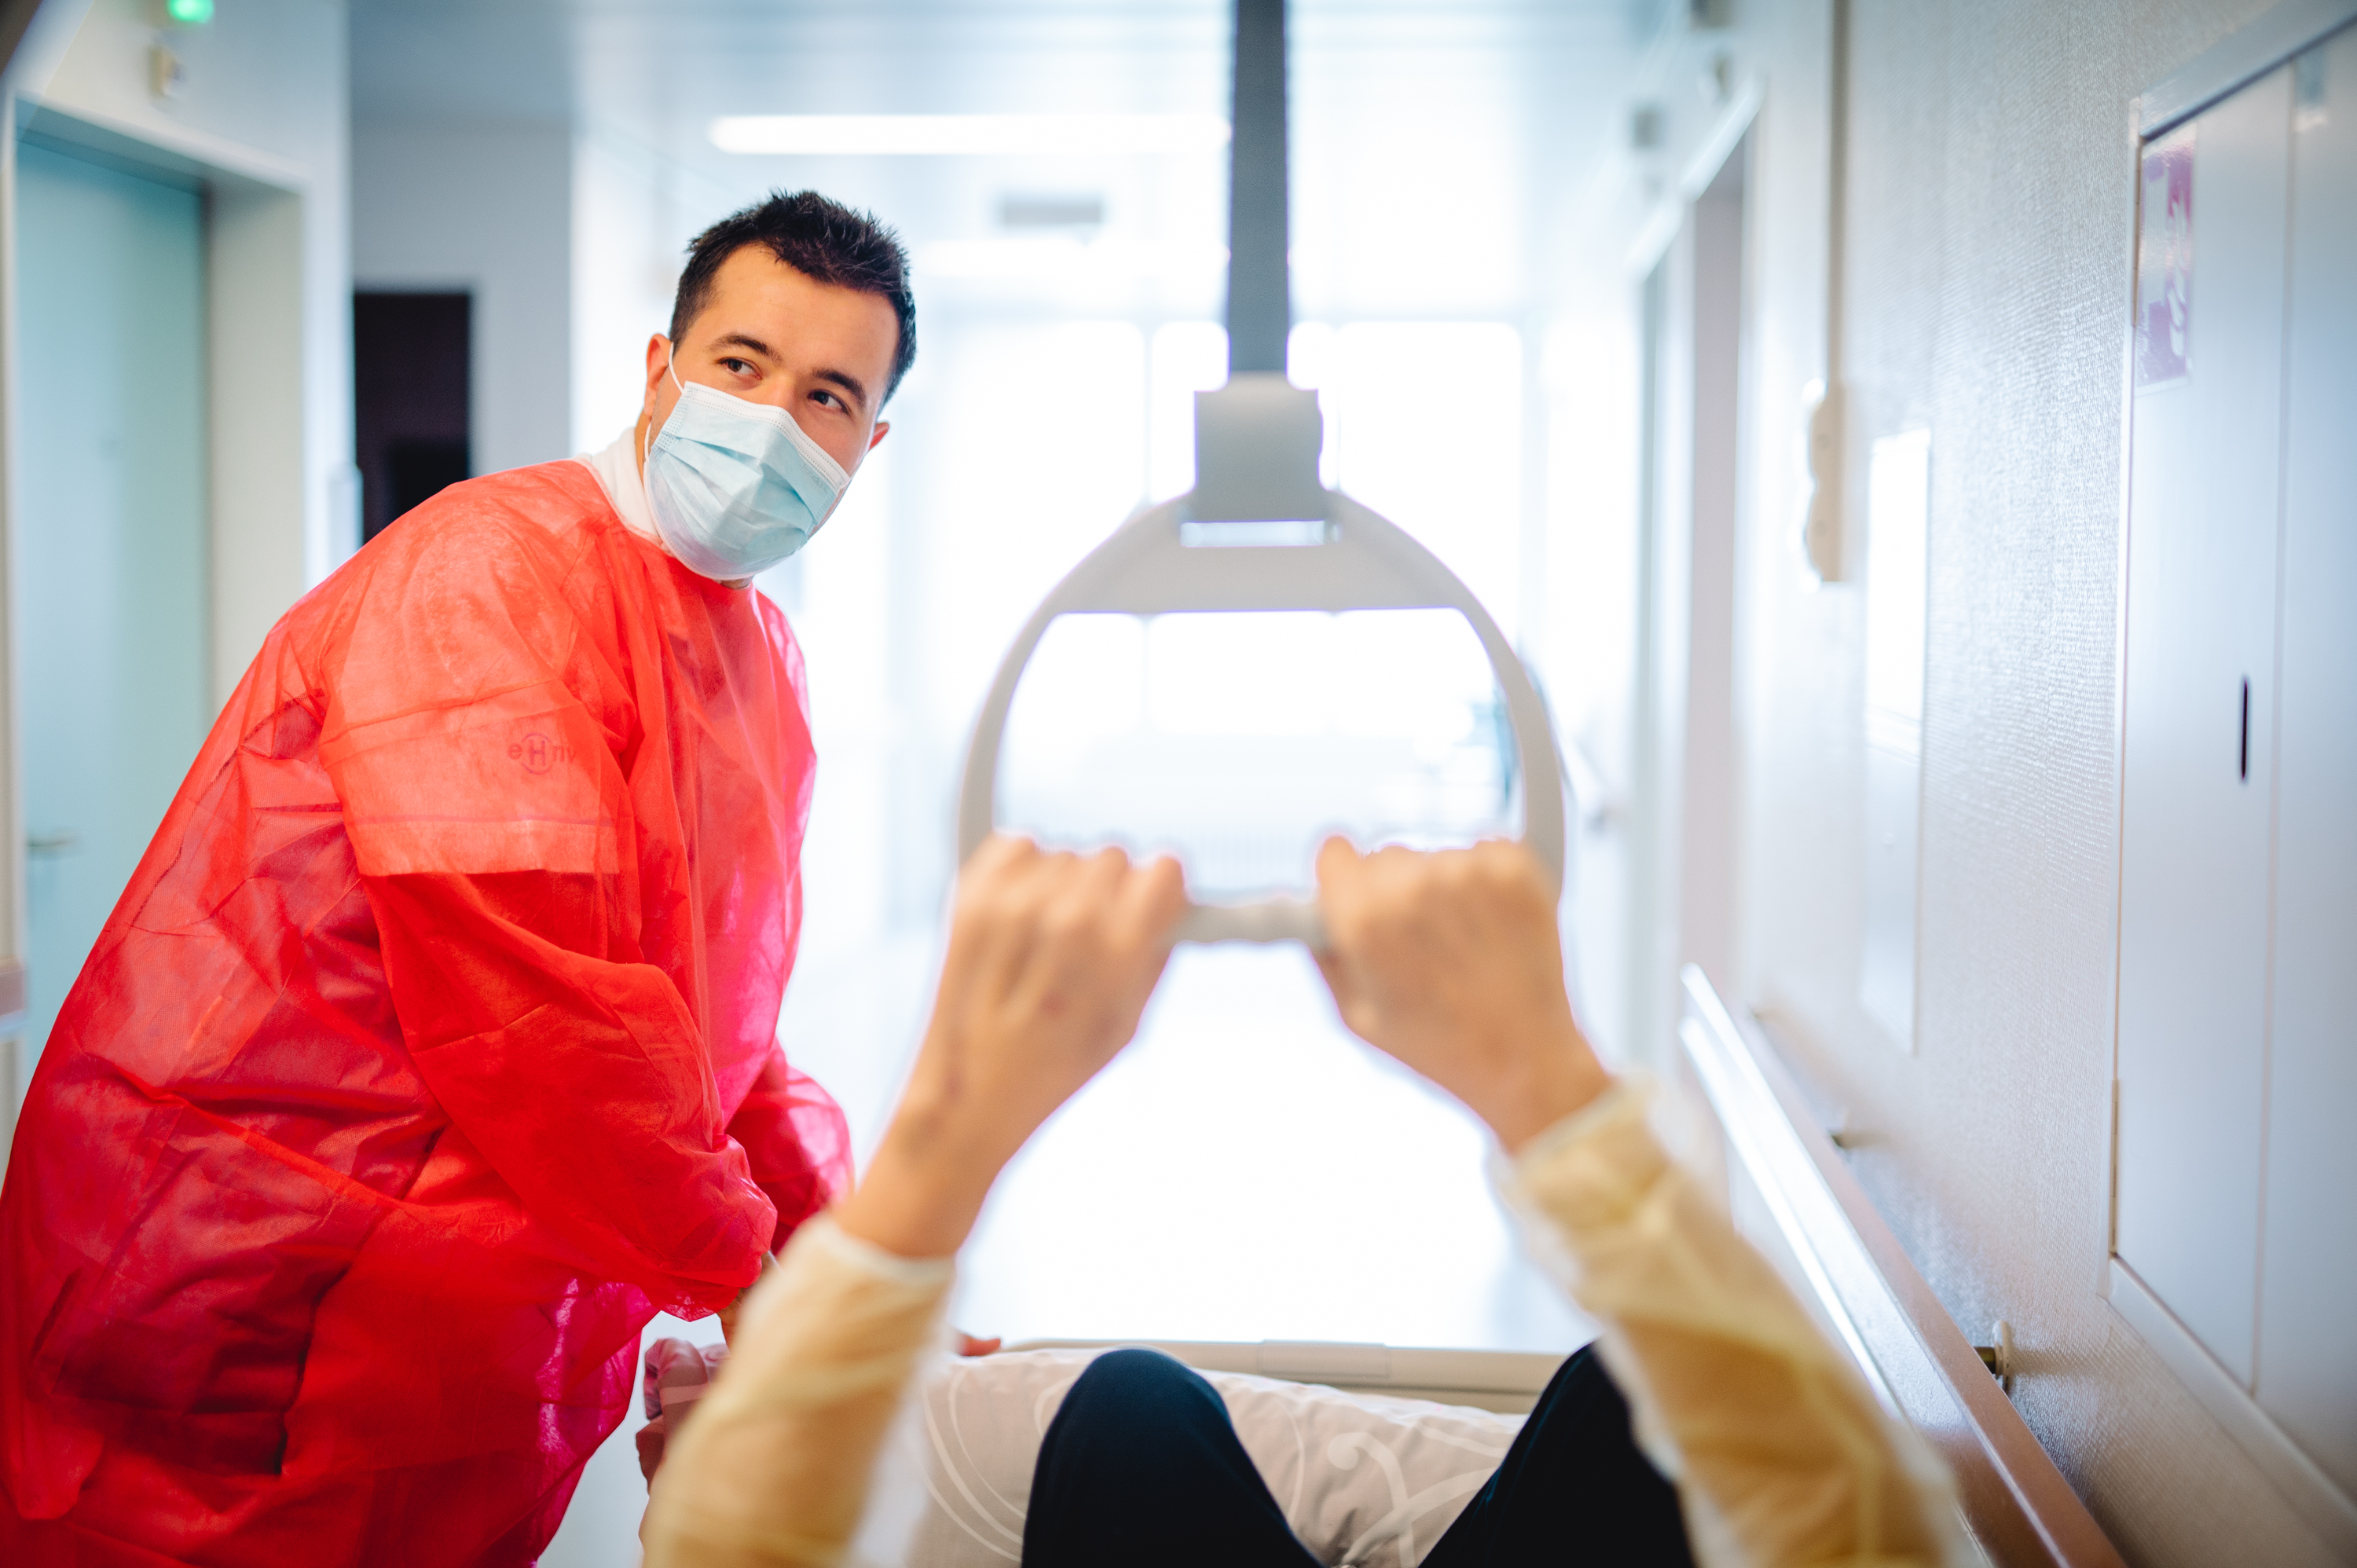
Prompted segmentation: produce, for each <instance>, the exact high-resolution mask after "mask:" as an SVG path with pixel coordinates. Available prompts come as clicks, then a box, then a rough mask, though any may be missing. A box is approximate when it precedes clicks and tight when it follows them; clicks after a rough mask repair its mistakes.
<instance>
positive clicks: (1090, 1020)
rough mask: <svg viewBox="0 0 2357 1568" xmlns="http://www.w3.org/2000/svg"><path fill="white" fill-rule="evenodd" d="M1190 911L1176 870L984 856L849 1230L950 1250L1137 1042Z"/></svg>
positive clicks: (918, 1254)
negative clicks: (1061, 1113)
mask: <svg viewBox="0 0 2357 1568" xmlns="http://www.w3.org/2000/svg"><path fill="white" fill-rule="evenodd" d="M1186 907H1187V892H1186V886H1185V883H1184V881H1183V879H1182V878H1181V877H1180V875H1179V865H1178V863H1177V862H1175V861H1172V860H1168V859H1162V860H1157V861H1154V862H1152V863H1150V864H1148V865H1143V866H1133V865H1130V863H1129V857H1128V856H1126V855H1125V854H1122V853H1121V851H1119V850H1117V849H1109V850H1104V851H1103V852H1101V853H1099V854H1094V855H1092V856H1089V857H1088V858H1086V859H1082V858H1081V857H1080V856H1077V855H1071V854H1043V853H1042V852H1041V851H1040V850H1039V848H1038V847H1037V846H1036V845H1034V844H1032V843H1030V842H1029V841H1028V840H1024V839H1012V838H1001V837H993V838H992V839H990V840H989V842H987V843H985V844H984V845H983V846H982V848H981V849H979V850H977V851H975V852H974V858H973V859H972V860H971V861H969V862H967V863H966V865H965V868H964V869H963V871H962V872H960V873H959V875H958V891H957V904H956V908H955V911H954V913H953V915H952V920H951V927H950V945H949V954H948V956H947V958H946V959H945V960H944V961H943V962H942V982H941V990H940V993H939V994H938V995H937V996H936V998H935V999H934V1003H933V1018H932V1023H931V1026H929V1027H928V1028H927V1029H926V1031H925V1042H924V1046H923V1047H922V1048H921V1049H920V1051H919V1052H918V1055H917V1065H916V1068H915V1069H914V1070H913V1071H912V1072H911V1073H910V1075H909V1087H908V1089H907V1090H906V1091H905V1092H904V1093H903V1094H902V1095H901V1098H900V1107H899V1111H898V1112H895V1113H894V1115H893V1118H892V1125H891V1127H890V1129H889V1130H888V1131H887V1132H886V1133H885V1134H884V1142H883V1144H882V1145H881V1146H880V1147H879V1148H878V1149H877V1152H876V1158H875V1160H874V1161H873V1162H872V1163H871V1164H870V1165H869V1167H868V1171H867V1177H866V1180H865V1181H863V1182H861V1183H860V1184H859V1187H858V1189H857V1190H856V1191H855V1192H854V1193H853V1194H852V1195H851V1197H848V1198H846V1199H845V1200H844V1203H843V1207H842V1208H840V1209H839V1210H838V1211H837V1215H836V1218H837V1220H838V1222H839V1223H841V1225H842V1226H843V1228H844V1229H845V1230H847V1231H849V1232H850V1233H851V1234H852V1235H854V1236H857V1237H860V1238H862V1239H863V1240H868V1241H872V1242H874V1243H875V1244H876V1245H877V1246H879V1247H882V1248H883V1249H885V1250H886V1251H890V1252H897V1253H899V1254H900V1255H901V1256H903V1257H910V1258H932V1257H943V1256H946V1255H948V1254H949V1253H951V1252H953V1251H957V1249H958V1247H959V1246H960V1244H962V1243H963V1241H964V1240H965V1237H966V1233H967V1231H969V1230H972V1229H973V1227H974V1216H975V1214H976V1213H977V1212H978V1211H979V1210H980V1208H981V1207H982V1200H983V1198H984V1197H985V1195H986V1194H987V1193H988V1192H989V1190H990V1184H991V1182H992V1181H993V1180H994V1179H996V1176H997V1175H998V1172H999V1168H1000V1167H1001V1166H1003V1165H1005V1164H1006V1162H1007V1161H1008V1160H1009V1159H1011V1158H1012V1157H1013V1156H1014V1155H1015V1152H1016V1150H1017V1149H1019V1148H1021V1147H1022V1146H1023V1143H1024V1140H1025V1139H1027V1138H1028V1137H1030V1135H1031V1134H1032V1133H1033V1132H1034V1131H1035V1130H1036V1129H1037V1128H1038V1127H1039V1123H1040V1122H1044V1121H1046V1120H1047V1119H1048V1116H1049V1113H1050V1112H1053V1111H1054V1110H1055V1109H1056V1108H1057V1107H1058V1106H1060V1105H1061V1104H1062V1103H1063V1102H1064V1101H1067V1100H1069V1099H1070V1098H1071V1096H1072V1095H1073V1093H1074V1092H1075V1091H1077V1090H1079V1089H1080V1087H1081V1086H1082V1084H1084V1083H1086V1082H1087V1081H1088V1080H1089V1079H1091V1078H1092V1077H1094V1076H1095V1075H1096V1072H1097V1070H1098V1069H1101V1068H1103V1066H1104V1065H1105V1063H1107V1062H1108V1061H1111V1060H1112V1059H1113V1057H1114V1053H1115V1052H1116V1051H1118V1050H1120V1049H1121V1047H1123V1046H1125V1045H1126V1044H1128V1043H1129V1039H1130V1036H1132V1035H1135V1033H1136V1032H1137V1020H1138V1015H1140V1014H1141V1013H1143V1012H1144V1011H1145V1009H1146V998H1147V997H1148V996H1150V995H1152V994H1153V992H1154V986H1155V983H1156V982H1157V981H1158V980H1159V979H1160V978H1161V976H1162V969H1163V965H1164V964H1165V963H1167V962H1168V961H1169V957H1170V947H1171V943H1172V941H1173V940H1174V939H1175V938H1176V935H1177V932H1178V927H1179V916H1180V915H1181V914H1183V913H1184V912H1185V910H1186Z"/></svg>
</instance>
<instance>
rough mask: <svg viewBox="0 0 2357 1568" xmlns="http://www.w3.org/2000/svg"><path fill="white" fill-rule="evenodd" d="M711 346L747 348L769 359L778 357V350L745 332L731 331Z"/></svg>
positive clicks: (717, 347)
mask: <svg viewBox="0 0 2357 1568" xmlns="http://www.w3.org/2000/svg"><path fill="white" fill-rule="evenodd" d="M713 347H714V348H716V349H728V348H736V349H751V350H752V351H753V352H754V353H756V354H759V355H760V356H761V357H762V358H764V359H769V360H774V359H776V358H777V357H778V351H777V350H776V349H772V348H770V346H769V345H768V344H767V343H764V342H762V341H761V340H760V339H759V338H756V337H754V336H752V335H751V334H750V333H746V332H731V333H729V334H728V335H727V336H726V338H722V339H720V341H719V342H717V343H715V344H714V345H713Z"/></svg>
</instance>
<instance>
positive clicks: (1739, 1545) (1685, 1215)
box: [1499, 1080, 1972, 1568]
mask: <svg viewBox="0 0 2357 1568" xmlns="http://www.w3.org/2000/svg"><path fill="white" fill-rule="evenodd" d="M1647 1098H1648V1089H1647V1087H1646V1086H1645V1085H1644V1084H1643V1083H1642V1081H1641V1080H1633V1081H1632V1080H1623V1081H1621V1082H1619V1083H1616V1084H1615V1085H1614V1086H1613V1087H1612V1088H1611V1089H1609V1090H1607V1091H1606V1092H1605V1093H1604V1094H1603V1096H1601V1097H1600V1098H1599V1099H1598V1100H1597V1101H1594V1102H1593V1103H1592V1104H1590V1105H1589V1106H1587V1108H1586V1109H1584V1110H1582V1111H1580V1112H1577V1113H1575V1114H1574V1115H1572V1116H1570V1117H1567V1118H1566V1119H1565V1120H1564V1121H1563V1122H1559V1123H1557V1124H1556V1125H1555V1126H1554V1127H1552V1128H1550V1129H1548V1130H1547V1131H1546V1132H1544V1133H1540V1134H1539V1136H1538V1137H1536V1138H1534V1139H1533V1140H1532V1141H1531V1142H1530V1143H1529V1144H1527V1145H1525V1146H1524V1148H1523V1151H1522V1153H1521V1154H1520V1155H1518V1156H1517V1157H1516V1159H1515V1160H1514V1162H1513V1164H1512V1166H1511V1167H1510V1168H1508V1169H1506V1170H1504V1171H1502V1172H1501V1174H1500V1180H1499V1186H1500V1187H1501V1190H1502V1192H1503V1195H1504V1196H1505V1197H1506V1200H1507V1202H1508V1203H1509V1204H1510V1205H1511V1206H1512V1208H1515V1209H1516V1210H1517V1211H1518V1212H1519V1214H1520V1215H1521V1217H1522V1218H1523V1230H1524V1234H1525V1235H1526V1236H1527V1237H1528V1238H1529V1239H1530V1240H1532V1242H1533V1243H1534V1249H1535V1250H1536V1251H1539V1252H1540V1253H1541V1255H1542V1257H1543V1259H1544V1261H1545V1262H1548V1263H1549V1264H1550V1265H1551V1266H1552V1267H1553V1269H1554V1271H1555V1273H1557V1274H1558V1275H1559V1276H1560V1277H1561V1278H1562V1280H1563V1283H1566V1285H1568V1287H1569V1289H1570V1294H1571V1295H1572V1298H1573V1299H1574V1300H1576V1301H1577V1302H1578V1304H1579V1305H1580V1306H1581V1307H1582V1308H1583V1309H1585V1310H1586V1311H1587V1313H1588V1314H1589V1315H1590V1316H1593V1317H1595V1318H1596V1319H1597V1320H1598V1322H1599V1323H1600V1324H1601V1325H1602V1326H1603V1335H1602V1337H1601V1338H1600V1339H1599V1340H1598V1347H1599V1348H1600V1349H1601V1351H1602V1353H1603V1356H1604V1361H1605V1365H1606V1366H1607V1367H1608V1368H1609V1369H1610V1371H1611V1373H1612V1380H1613V1381H1614V1382H1615V1383H1616V1384H1618V1385H1619V1387H1620V1391H1621V1393H1622V1394H1623V1395H1624V1396H1625V1397H1626V1398H1627V1400H1628V1402H1629V1406H1630V1411H1631V1419H1632V1422H1633V1424H1634V1425H1635V1427H1636V1430H1637V1435H1638V1438H1639V1440H1640V1442H1641V1443H1642V1444H1643V1445H1644V1447H1645V1449H1646V1451H1647V1453H1648V1455H1649V1456H1650V1457H1652V1459H1653V1461H1654V1463H1655V1465H1656V1466H1658V1467H1660V1468H1661V1469H1662V1470H1663V1473H1664V1474H1667V1475H1670V1476H1671V1477H1673V1478H1674V1479H1675V1480H1676V1481H1677V1483H1678V1495H1679V1498H1680V1501H1681V1503H1682V1505H1683V1507H1684V1511H1685V1516H1686V1527H1687V1533H1688V1536H1689V1538H1690V1540H1691V1541H1692V1542H1693V1545H1694V1548H1695V1558H1696V1560H1697V1561H1698V1562H1700V1563H1703V1564H1704V1568H1803V1565H1809V1568H1832V1565H1835V1564H1843V1565H1846V1568H1932V1564H1937V1563H1964V1562H1968V1561H1971V1560H1972V1559H1971V1558H1970V1556H1969V1555H1968V1553H1969V1549H1968V1548H1967V1547H1965V1546H1964V1542H1963V1539H1962V1536H1961V1533H1960V1531H1959V1530H1958V1527H1957V1518H1958V1516H1957V1513H1956V1505H1955V1501H1954V1497H1953V1492H1952V1490H1951V1488H1950V1486H1949V1483H1948V1480H1947V1476H1946V1472H1945V1471H1944V1470H1943V1468H1942V1467H1941V1466H1940V1462H1939V1460H1938V1459H1937V1458H1936V1457H1934V1456H1933V1455H1932V1453H1931V1450H1930V1449H1929V1447H1928V1446H1927V1445H1926V1444H1924V1443H1923V1441H1922V1439H1921V1437H1920V1436H1918V1435H1917V1434H1915V1433H1914V1431H1913V1430H1912V1429H1910V1428H1909V1427H1907V1426H1906V1425H1904V1424H1903V1423H1900V1422H1899V1421H1897V1420H1894V1419H1893V1418H1892V1417H1890V1416H1889V1415H1887V1414H1885V1413H1884V1412H1883V1410H1882V1407H1881V1406H1880V1405H1879V1404H1878V1403H1877V1402H1876V1401H1875V1397H1874V1394H1873V1393H1872V1391H1869V1390H1868V1389H1867V1385H1866V1380H1865V1379H1864V1378H1862V1377H1861V1376H1859V1374H1858V1371H1857V1368H1856V1366H1855V1365H1853V1364H1852V1363H1851V1362H1850V1361H1849V1360H1848V1359H1846V1356H1845V1354H1844V1353H1843V1351H1842V1350H1840V1349H1839V1348H1837V1347H1835V1344H1834V1343H1833V1341H1832V1340H1831V1339H1829V1338H1827V1337H1826V1336H1825V1335H1824V1333H1823V1332H1822V1331H1820V1330H1819V1329H1818V1327H1817V1326H1816V1323H1815V1322H1814V1320H1813V1319H1812V1318H1811V1317H1810V1316H1809V1315H1808V1313H1807V1311H1806V1310H1805V1309H1804V1308H1803V1306H1802V1305H1801V1304H1800V1302H1799V1301H1798V1300H1797V1299H1795V1298H1794V1296H1793V1294H1792V1292H1791V1291H1790V1290H1789V1289H1787V1288H1786V1287H1785V1285H1784V1282H1783V1280H1782V1278H1781V1276H1779V1275H1778V1274H1777V1273H1776V1271H1775V1269H1774V1268H1773V1266H1771V1265H1770V1263H1769V1262H1768V1260H1767V1259H1766V1258H1764V1257H1763V1256H1761V1255H1760V1253H1759V1252H1758V1251H1755V1250H1754V1249H1753V1248H1752V1246H1751V1244H1750V1243H1749V1242H1748V1241H1746V1240H1743V1238H1742V1237H1741V1236H1740V1235H1739V1234H1738V1232H1737V1231H1736V1230H1735V1226H1734V1224H1733V1222H1732V1221H1731V1220H1729V1219H1728V1218H1727V1214H1726V1212H1725V1210H1724V1209H1723V1208H1720V1207H1719V1206H1718V1205H1717V1203H1715V1202H1714V1201H1712V1199H1711V1198H1710V1197H1708V1195H1707V1194H1706V1191H1705V1190H1704V1188H1703V1187H1702V1186H1701V1184H1700V1183H1699V1182H1698V1181H1696V1180H1695V1177H1693V1176H1690V1175H1689V1174H1687V1172H1686V1171H1685V1170H1684V1167H1682V1166H1680V1165H1677V1164H1676V1163H1675V1162H1674V1161H1673V1160H1672V1159H1671V1158H1670V1157H1669V1155H1668V1154H1667V1153H1665V1152H1664V1151H1663V1147H1662V1145H1661V1144H1660V1142H1659V1141H1658V1140H1657V1139H1656V1138H1655V1137H1654V1136H1653V1133H1652V1129H1651V1127H1650V1126H1649V1125H1648V1123H1647V1119H1646V1111H1647Z"/></svg>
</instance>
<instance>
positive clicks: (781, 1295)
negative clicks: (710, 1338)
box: [640, 1214, 954, 1568]
mask: <svg viewBox="0 0 2357 1568" xmlns="http://www.w3.org/2000/svg"><path fill="white" fill-rule="evenodd" d="M953 1278H954V1271H953V1269H952V1264H951V1262H950V1260H949V1259H946V1258H942V1259H927V1260H917V1261H912V1260H909V1259H906V1258H899V1257H896V1256H894V1255H893V1254H891V1253H889V1252H886V1251H882V1250H881V1249H879V1248H877V1247H873V1246H870V1245H869V1244H868V1243H866V1242H865V1241H861V1240H856V1238H854V1237H851V1236H849V1235H846V1234H845V1232H844V1231H843V1230H842V1229H841V1228H840V1227H839V1226H837V1225H836V1224H835V1222H834V1216H833V1215H832V1214H823V1215H820V1216H819V1217H818V1218H817V1219H813V1220H811V1221H809V1222H808V1223H807V1224H805V1225H803V1226H802V1229H801V1230H797V1231H795V1232H794V1236H793V1239H792V1240H791V1241H789V1242H788V1243H787V1244H786V1250H785V1251H784V1252H783V1253H782V1254H781V1255H780V1259H779V1267H778V1268H777V1269H776V1270H775V1271H774V1272H773V1273H771V1274H770V1277H769V1278H767V1279H766V1280H764V1281H762V1282H761V1283H760V1285H759V1287H757V1288H756V1289H755V1291H754V1292H753V1294H752V1295H751V1296H750V1297H748V1299H747V1301H746V1303H745V1310H744V1313H743V1314H742V1315H741V1316H740V1318H739V1320H738V1324H737V1333H736V1343H735V1344H734V1345H733V1346H732V1348H731V1349H730V1352H729V1357H728V1360H727V1363H726V1366H725V1367H724V1368H723V1369H722V1371H721V1374H720V1376H719V1377H718V1378H717V1379H716V1380H715V1381H714V1383H713V1385H712V1391H711V1392H710V1393H708V1394H706V1395H705V1397H704V1398H703V1399H702V1400H701V1401H700V1402H698V1403H697V1405H696V1411H695V1418H694V1420H693V1421H690V1422H688V1423H685V1424H684V1426H683V1429H682V1431H681V1432H680V1434H679V1436H678V1437H677V1438H676V1439H674V1440H673V1444H672V1445H671V1448H670V1451H669V1452H668V1453H666V1454H665V1455H663V1462H662V1468H661V1469H659V1470H658V1471H656V1472H655V1479H654V1486H653V1496H652V1498H651V1501H650V1502H649V1504H648V1507H647V1518H646V1524H645V1526H644V1528H643V1529H642V1530H641V1531H640V1534H641V1535H642V1536H643V1537H644V1540H645V1543H646V1563H647V1568H689V1565H691V1564H692V1565H694V1568H738V1565H745V1568H750V1565H752V1564H757V1563H758V1564H776V1563H835V1562H837V1561H839V1560H840V1559H841V1558H842V1557H843V1555H844V1552H845V1549H846V1547H847V1546H848V1545H849V1543H850V1541H851V1539H852V1537H853V1535H854V1533H855V1532H856V1530H858V1528H859V1520H860V1515H861V1512H862V1511H863V1510H864V1509H865V1508H866V1499H867V1485H868V1477H869V1474H870V1472H871V1471H872V1470H873V1469H874V1467H875V1462H876V1454H877V1449H878V1448H879V1447H880V1446H881V1445H882V1444H883V1441H884V1435H885V1432H886V1430H887V1429H888V1427H889V1426H890V1424H891V1422H892V1417H893V1414H894V1412H896V1411H897V1410H898V1408H899V1401H900V1393H901V1390H902V1389H903V1388H904V1387H905V1386H906V1385H907V1383H908V1381H909V1375H910V1373H911V1371H912V1369H914V1367H915V1365H916V1361H917V1358H918V1357H919V1355H920V1353H922V1352H923V1351H924V1350H925V1348H927V1347H928V1346H929V1345H930V1344H931V1342H932V1339H933V1337H934V1334H935V1332H936V1330H937V1329H938V1327H939V1326H940V1323H941V1317H942V1306H943V1304H944V1303H945V1302H946V1301H947V1299H948V1296H949V1290H950V1283H951V1281H952V1279H953Z"/></svg>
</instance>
